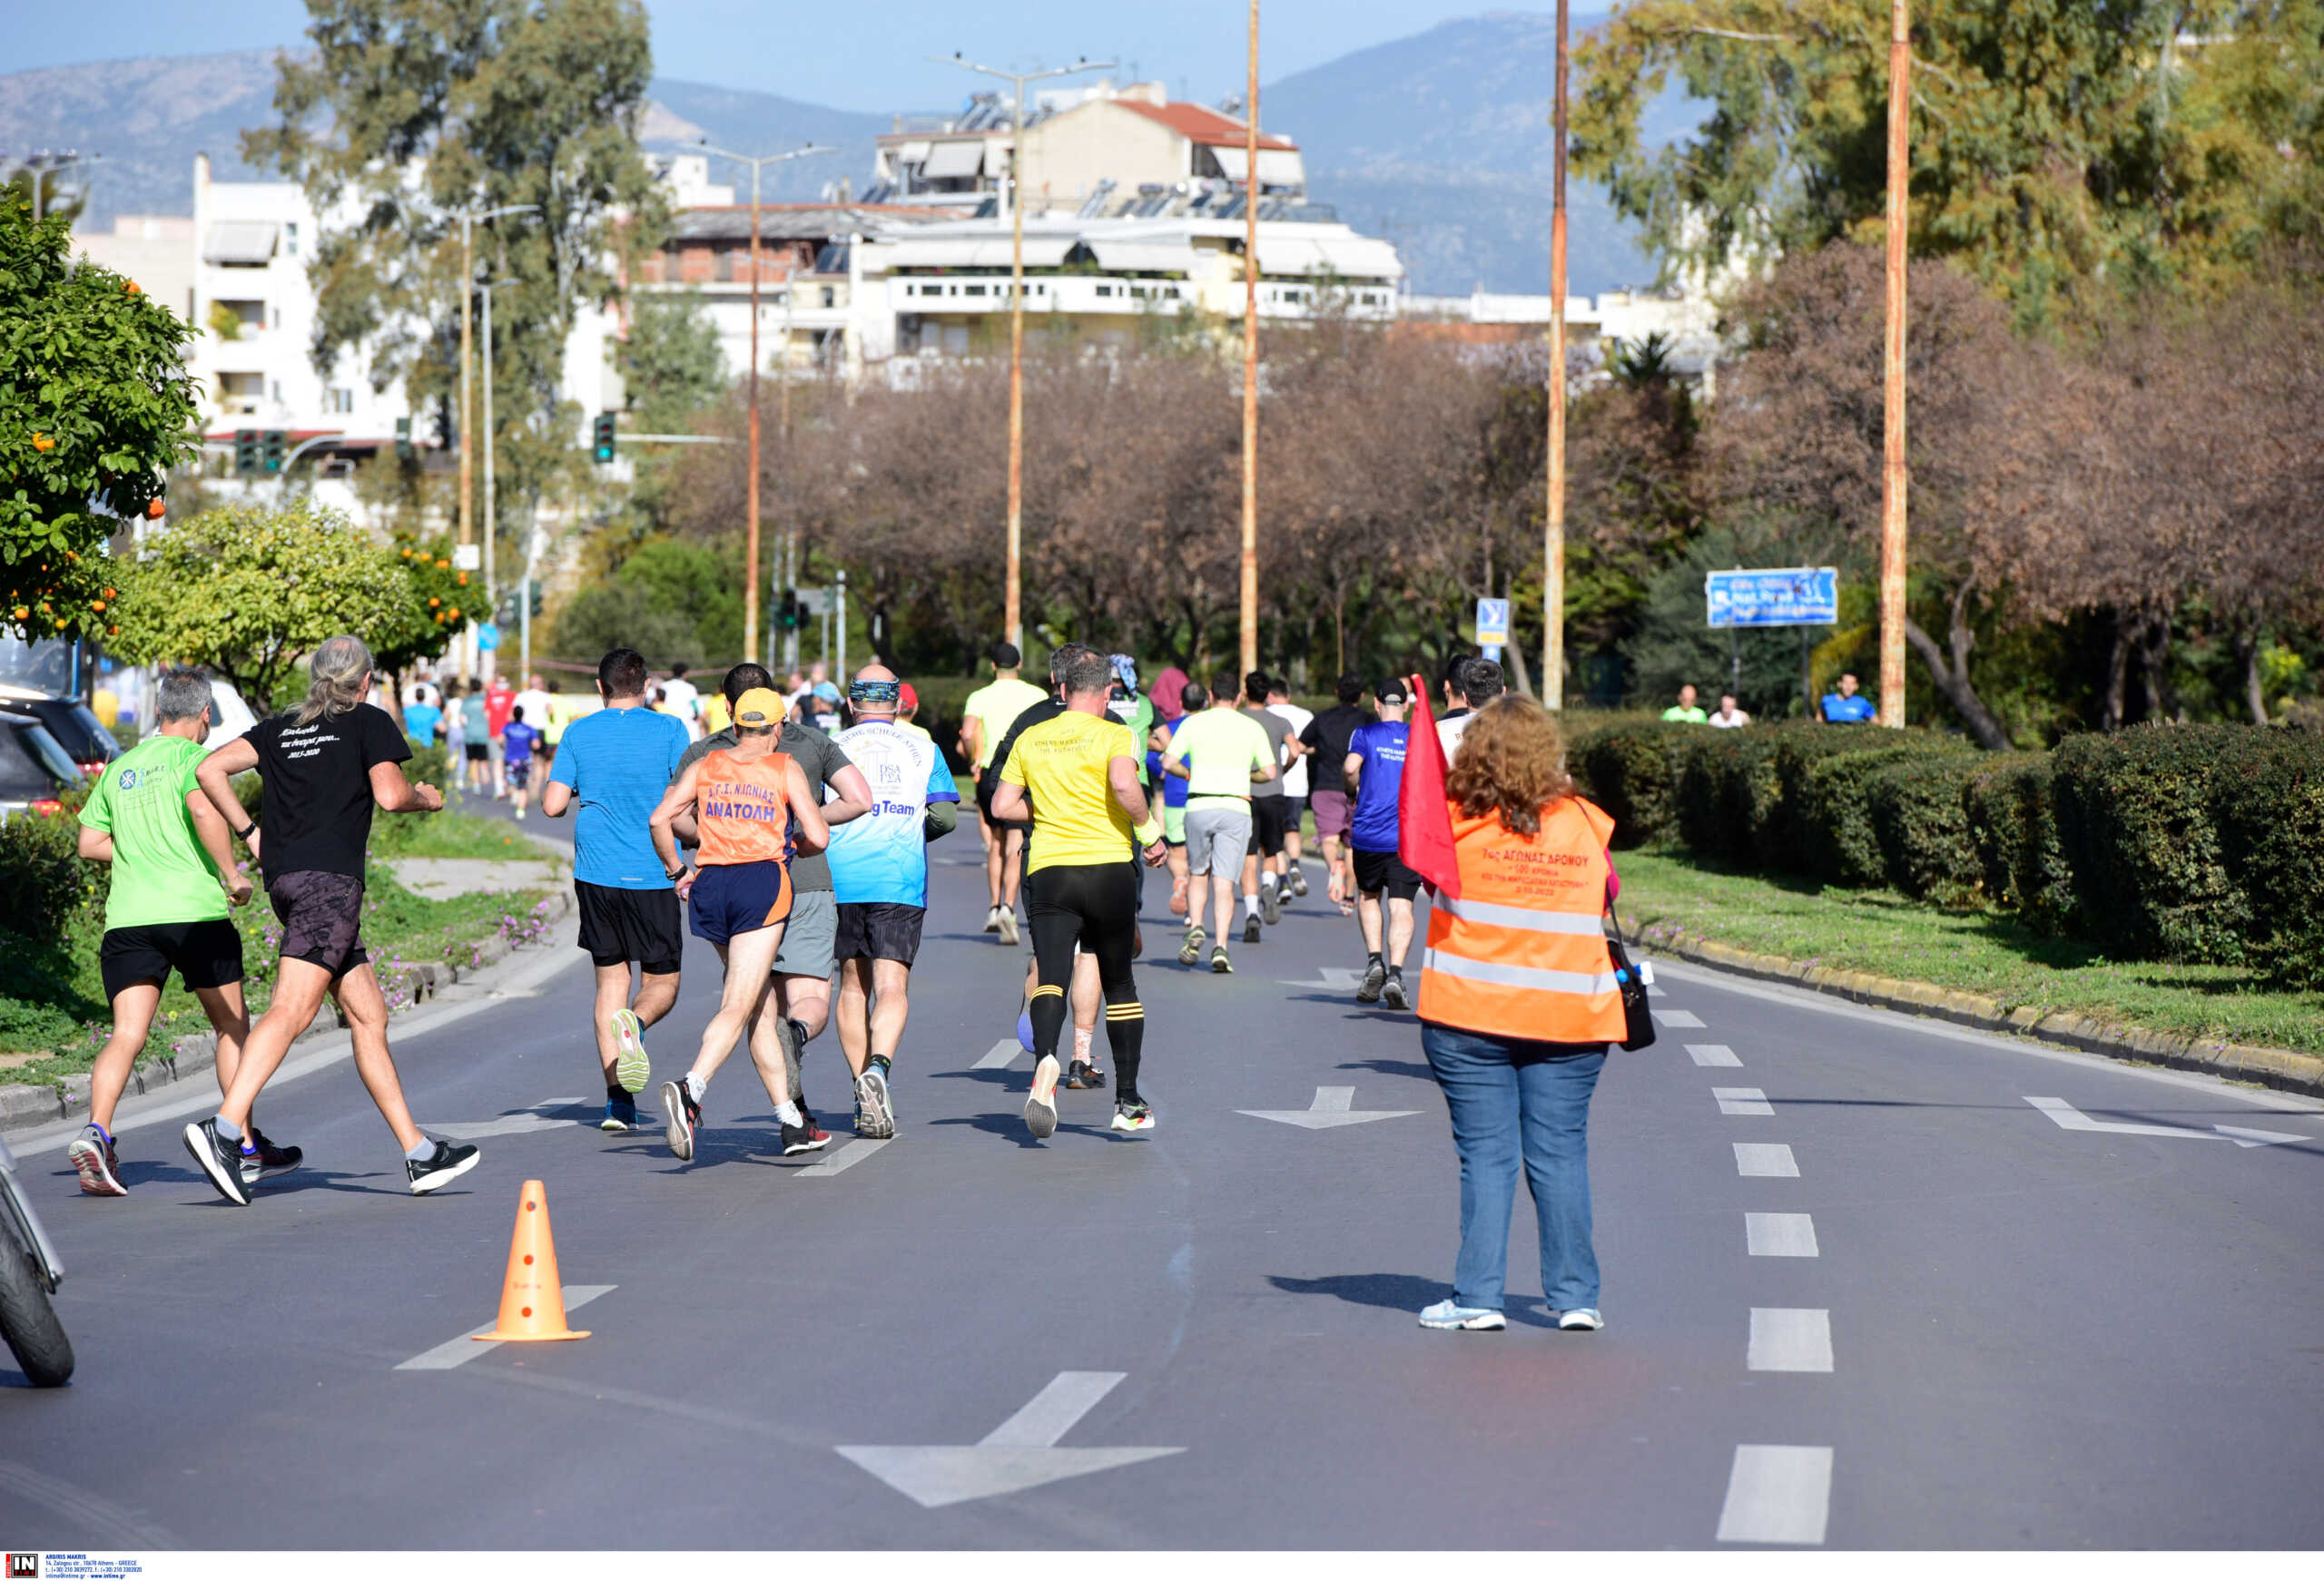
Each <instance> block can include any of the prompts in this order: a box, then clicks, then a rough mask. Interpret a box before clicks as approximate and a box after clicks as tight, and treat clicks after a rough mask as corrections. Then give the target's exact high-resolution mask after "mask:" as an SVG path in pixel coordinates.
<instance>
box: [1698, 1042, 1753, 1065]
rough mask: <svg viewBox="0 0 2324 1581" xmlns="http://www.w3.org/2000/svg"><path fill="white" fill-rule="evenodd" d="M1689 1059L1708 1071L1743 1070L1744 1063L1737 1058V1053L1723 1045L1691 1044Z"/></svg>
mask: <svg viewBox="0 0 2324 1581" xmlns="http://www.w3.org/2000/svg"><path fill="white" fill-rule="evenodd" d="M1687 1057H1688V1058H1689V1059H1691V1060H1693V1061H1694V1062H1695V1063H1696V1064H1697V1065H1701V1066H1703V1067H1704V1068H1706V1069H1732V1070H1741V1069H1742V1068H1743V1062H1742V1061H1741V1060H1739V1059H1738V1058H1736V1057H1735V1051H1734V1050H1733V1049H1731V1048H1729V1047H1728V1046H1727V1045H1725V1044H1723V1043H1690V1044H1689V1045H1687Z"/></svg>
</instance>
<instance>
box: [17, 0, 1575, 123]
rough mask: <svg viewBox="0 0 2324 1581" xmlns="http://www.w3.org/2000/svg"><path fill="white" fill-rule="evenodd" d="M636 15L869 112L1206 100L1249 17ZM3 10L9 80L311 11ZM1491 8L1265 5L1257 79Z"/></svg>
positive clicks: (908, 11)
mask: <svg viewBox="0 0 2324 1581" xmlns="http://www.w3.org/2000/svg"><path fill="white" fill-rule="evenodd" d="M647 8H648V9H649V10H650V11H651V12H652V13H653V16H654V61H655V69H656V70H657V71H659V72H660V73H661V74H664V75H665V76H672V77H684V78H689V79H692V80H694V81H696V82H707V83H721V84H723V85H725V86H729V87H737V88H755V89H761V90H763V91H766V92H769V93H783V94H787V95H789V96H791V97H793V98H795V99H804V100H807V101H809V102H811V103H822V104H832V105H837V106H839V107H841V108H842V109H849V110H872V111H890V110H904V109H923V108H936V107H940V106H942V105H946V104H950V103H953V102H954V101H955V100H956V99H957V98H959V97H960V93H962V91H963V90H964V89H965V88H966V87H967V86H968V85H969V81H968V77H967V74H965V73H962V72H960V71H959V70H958V69H957V68H950V67H946V66H941V65H936V64H931V63H929V62H928V61H927V60H926V59H925V57H926V56H928V55H931V54H946V55H949V54H951V53H952V52H953V51H954V50H959V51H961V52H962V53H964V54H970V55H971V56H977V57H980V58H981V59H983V60H984V61H986V62H987V63H988V64H995V65H1003V66H1029V65H1034V64H1040V65H1057V64H1064V63H1066V62H1068V61H1070V60H1072V59H1073V58H1074V57H1075V56H1076V55H1079V54H1087V55H1088V56H1089V57H1090V58H1092V59H1103V58H1107V57H1112V58H1115V59H1118V60H1120V61H1121V62H1122V63H1123V64H1124V67H1125V69H1127V67H1128V66H1129V65H1130V64H1135V65H1136V66H1137V70H1138V74H1139V75H1140V76H1141V77H1144V78H1148V79H1152V78H1159V79H1161V80H1162V81H1164V82H1166V83H1168V84H1169V89H1170V93H1171V94H1172V96H1173V97H1177V96H1178V95H1179V94H1180V93H1186V94H1188V95H1191V96H1192V97H1195V98H1198V99H1204V100H1216V99H1217V98H1218V97H1219V96H1220V95H1222V94H1224V93H1230V92H1235V91H1237V90H1239V88H1240V86H1241V84H1242V82H1243V44H1244V36H1245V25H1246V24H1245V19H1246V15H1247V13H1246V9H1245V7H1244V5H1242V4H1239V3H1238V0H1176V3H1174V4H1168V5H1161V4H1156V3H1154V0H1104V3H1101V4H1097V5H1090V4H1088V3H1086V0H1010V3H1009V4H1008V5H997V6H992V7H989V8H988V7H983V6H969V5H960V3H959V0H945V3H942V4H939V3H937V0H880V3H877V4H868V5H867V4H852V5H812V6H809V5H799V6H793V5H738V4H736V3H735V0H647ZM1588 8H1589V9H1590V10H1598V9H1601V8H1602V7H1601V6H1600V5H1590V6H1589V7H1588ZM13 9H14V10H15V15H13V16H12V17H11V18H10V20H9V23H8V25H7V27H6V28H5V32H0V70H5V71H16V70H23V69H25V68H28V67H32V66H49V65H66V64H74V63H76V62H80V61H88V60H105V59H116V58H123V57H128V56H133V55H153V54H162V55H172V54H206V53H210V52H213V51H218V50H232V49H250V48H254V47H260V46H263V45H268V44H295V43H296V42H298V40H299V38H300V35H301V33H302V30H303V29H304V27H305V25H306V17H307V12H306V7H305V6H304V5H302V4H300V0H238V3H237V4H234V5H195V4H189V3H188V0H83V3H81V4H79V5H25V6H17V7H14V8H13ZM1489 9H1493V7H1492V5H1490V4H1488V3H1487V0H1465V3H1463V0H1265V4H1264V5H1263V8H1262V23H1261V29H1262V31H1261V36H1260V47H1259V65H1260V73H1261V75H1262V77H1263V78H1264V79H1265V80H1266V81H1269V82H1273V81H1275V79H1276V78H1279V77H1283V76H1287V75H1289V74H1291V73H1293V72H1297V71H1302V70H1305V68H1307V67H1309V66H1313V65H1319V64H1322V63H1324V61H1327V60H1330V59H1332V58H1333V57H1334V56H1336V55H1342V54H1347V53H1348V52H1349V51H1350V50H1354V49H1361V48H1364V46H1365V45H1367V44H1381V43H1384V42H1385V41H1387V40H1389V39H1392V38H1400V37H1403V36H1404V35H1405V34H1413V33H1419V32H1421V31H1423V30H1424V29H1426V28H1428V27H1431V26H1433V25H1435V24H1436V23H1439V22H1442V21H1444V20H1446V19H1448V18H1451V17H1455V16H1467V15H1476V14H1478V13H1480V12H1482V11H1486V10H1489ZM1502 9H1511V7H1506V6H1504V7H1502ZM1516 9H1547V7H1546V5H1541V6H1523V7H1516ZM979 13H983V15H984V19H983V20H980V19H979V15H978V14H979Z"/></svg>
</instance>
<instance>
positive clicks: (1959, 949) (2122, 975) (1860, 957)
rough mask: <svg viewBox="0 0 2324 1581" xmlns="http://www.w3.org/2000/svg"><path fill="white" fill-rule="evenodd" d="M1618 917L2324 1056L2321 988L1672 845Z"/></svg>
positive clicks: (1628, 867) (1659, 854) (1625, 861)
mask: <svg viewBox="0 0 2324 1581" xmlns="http://www.w3.org/2000/svg"><path fill="white" fill-rule="evenodd" d="M1615 865H1616V866H1617V867H1618V868H1619V869H1620V871H1621V875H1622V899H1621V909H1622V920H1623V922H1624V923H1625V924H1626V925H1627V926H1628V927H1630V928H1638V929H1640V930H1642V931H1644V933H1645V934H1646V937H1647V939H1648V941H1649V943H1651V942H1652V941H1653V939H1654V938H1655V936H1656V934H1657V933H1658V932H1659V933H1661V934H1662V935H1663V937H1665V938H1667V937H1669V934H1670V933H1671V932H1673V931H1684V932H1687V933H1689V934H1693V935H1696V936H1698V937H1700V938H1708V939H1714V940H1716V941H1718V943H1720V944H1725V945H1731V946H1733V947H1734V948H1738V949H1749V950H1758V951H1761V952H1763V953H1765V954H1768V955H1777V956H1785V957H1789V958H1791V959H1793V960H1798V961H1807V962H1810V963H1813V964H1817V965H1822V966H1827V967H1837V968H1839V969H1841V970H1845V971H1858V972H1872V973H1876V974H1877V975H1879V976H1882V977H1902V978H1905V979H1907V980H1910V981H1914V982H1922V983H1934V984H1935V985H1937V986H1938V987H1945V988H1957V989H1961V990H1963V991H1965V992H1968V993H1973V994H1984V995H1987V996H1990V997H1993V998H1996V999H1999V1000H2001V1001H2003V1002H2004V1005H2006V1006H2007V1007H2010V1008H2012V1009H2015V1008H2017V1007H2021V1006H2031V1007H2035V1008H2037V1009H2040V1010H2043V1011H2052V1010H2063V1011H2068V1012H2072V1013H2074V1014H2077V1015H2083V1016H2092V1017H2094V1018H2096V1019H2099V1020H2102V1021H2111V1022H2118V1023H2121V1024H2123V1025H2126V1026H2142V1027H2146V1028H2148V1029H2150V1030H2152V1031H2155V1032H2164V1033H2172V1034H2176V1035H2178V1036H2185V1037H2201V1038H2211V1039H2224V1040H2226V1041H2228V1042H2231V1043H2249V1044H2260V1045H2264V1046H2270V1047H2274V1048H2290V1049H2298V1050H2299V1051H2301V1052H2303V1053H2309V1054H2324V992H2318V991H2315V990H2309V991H2305V992H2300V991H2293V990H2287V989H2285V988H2283V987H2280V985H2278V984H2277V983H2276V982H2275V981H2274V980H2273V979H2272V978H2271V977H2269V976H2267V975H2266V974H2265V973H2263V972H2260V971H2258V970H2256V969H2253V968H2250V967H2208V966H2175V965H2171V964H2169V963H2167V962H2160V961H2118V960H2112V959H2109V958H2108V957H2107V956H2106V955H2105V953H2104V952H2103V951H2102V950H2100V949H2098V948H2094V947H2093V946H2091V945H2088V944H2085V943H2083V942H2080V941H2078V940H2075V939H2069V938H2055V937H2053V936H2049V935H2045V934H2041V933H2037V932H2035V931H2033V929H2031V928H2026V927H2025V926H2024V925H2023V924H2022V923H2020V922H2018V921H2017V920H2016V919H2014V918H2009V917H2004V916H2000V915H1998V914H1995V913H1993V912H1985V911H1945V910H1939V909H1937V908H1934V907H1930V906H1925V905H1922V904H1920V903H1919V902H1917V901H1913V900H1908V899H1905V897H1903V896H1901V895H1897V894H1894V893H1891V892H1888V891H1885V890H1867V889H1824V888H1820V887H1818V886H1817V885H1816V884H1815V883H1814V882H1813V881H1812V880H1807V879H1771V878H1769V877H1768V876H1766V875H1762V874H1743V873H1733V872H1726V871H1722V870H1720V869H1717V868H1715V867H1711V866H1709V865H1707V864H1705V863H1703V862H1701V861H1699V860H1697V859H1693V858H1691V857H1688V856H1685V855H1680V854H1675V853H1671V852H1667V851H1625V852H1622V853H1621V854H1620V856H1619V857H1617V858H1616V859H1615Z"/></svg>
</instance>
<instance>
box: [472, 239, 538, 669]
mask: <svg viewBox="0 0 2324 1581" xmlns="http://www.w3.org/2000/svg"><path fill="white" fill-rule="evenodd" d="M538 212H540V205H539V204H537V203H507V204H503V205H502V206H501V207H499V208H497V209H482V210H478V209H462V210H461V211H459V215H460V545H461V547H463V548H466V547H467V546H468V545H470V544H472V543H474V542H476V516H475V508H476V506H475V498H474V496H475V492H476V491H475V487H474V485H473V484H472V483H471V482H470V477H471V473H470V462H469V455H470V452H469V449H468V437H469V435H470V433H471V429H470V427H469V421H470V410H469V399H468V390H469V386H470V385H471V384H472V383H473V382H474V376H473V375H472V374H471V373H470V372H469V366H470V360H471V358H472V357H473V356H474V352H473V350H472V349H471V347H470V339H471V330H470V325H469V321H470V319H471V317H472V316H473V314H474V311H475V306H476V304H475V303H474V301H473V300H471V299H472V298H473V297H474V296H475V294H476V245H475V238H474V234H473V227H474V226H475V224H476V221H479V220H497V219H498V218H499V217H500V216H501V215H503V214H537V213H538ZM491 553H492V551H491V549H490V547H489V546H487V548H486V550H485V554H486V555H487V557H489V556H490V555H491ZM485 592H486V594H487V597H488V596H489V595H490V593H491V578H490V577H489V575H487V578H486V586H485ZM475 661H476V649H475V646H474V644H473V643H463V644H462V648H461V661H460V673H461V676H462V678H463V679H466V678H467V677H469V676H472V675H474V674H475V673H476V663H475Z"/></svg>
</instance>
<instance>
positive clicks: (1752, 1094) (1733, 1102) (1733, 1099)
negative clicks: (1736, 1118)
mask: <svg viewBox="0 0 2324 1581" xmlns="http://www.w3.org/2000/svg"><path fill="white" fill-rule="evenodd" d="M1710 1095H1711V1096H1712V1097H1714V1098H1717V1099H1718V1112H1719V1113H1720V1114H1722V1115H1757V1116H1758V1117H1760V1118H1762V1119H1764V1118H1765V1117H1767V1116H1768V1115H1772V1114H1774V1113H1775V1112H1776V1111H1775V1105H1772V1104H1770V1103H1768V1095H1767V1093H1766V1091H1765V1090H1764V1089H1762V1088H1759V1087H1713V1088H1711V1090H1710Z"/></svg>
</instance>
